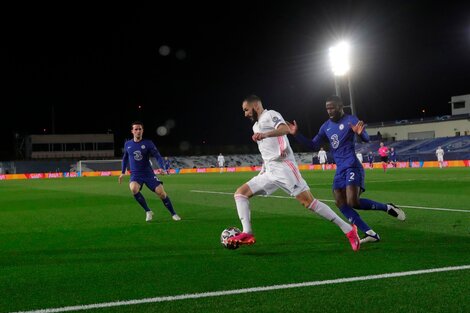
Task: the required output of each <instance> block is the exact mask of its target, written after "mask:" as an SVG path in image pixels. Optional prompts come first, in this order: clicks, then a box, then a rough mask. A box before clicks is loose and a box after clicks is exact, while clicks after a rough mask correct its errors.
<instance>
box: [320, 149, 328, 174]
mask: <svg viewBox="0 0 470 313" xmlns="http://www.w3.org/2000/svg"><path fill="white" fill-rule="evenodd" d="M326 161H328V157H327V156H326V151H325V150H323V147H321V148H320V151H318V162H320V164H321V169H322V170H325V163H326Z"/></svg>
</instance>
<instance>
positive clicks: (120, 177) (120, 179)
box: [118, 174, 124, 183]
mask: <svg viewBox="0 0 470 313" xmlns="http://www.w3.org/2000/svg"><path fill="white" fill-rule="evenodd" d="M123 176H124V174H121V175H119V178H118V182H119V183H122V177H123Z"/></svg>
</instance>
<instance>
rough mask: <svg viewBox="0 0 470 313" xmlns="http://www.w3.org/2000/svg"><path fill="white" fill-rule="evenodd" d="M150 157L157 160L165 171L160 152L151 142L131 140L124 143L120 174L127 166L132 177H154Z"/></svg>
mask: <svg viewBox="0 0 470 313" xmlns="http://www.w3.org/2000/svg"><path fill="white" fill-rule="evenodd" d="M150 157H154V158H155V159H157V161H158V164H159V165H160V167H161V168H162V169H164V170H167V168H166V167H165V165H164V163H163V159H162V156H161V155H160V152H159V151H158V149H157V147H156V146H155V145H154V144H153V142H152V141H150V140H146V139H142V140H141V141H139V142H135V141H134V140H133V139H132V140H128V141H126V143H125V144H124V156H123V157H122V173H123V174H124V173H125V172H126V169H127V167H128V166H129V169H130V171H131V174H132V176H155V174H154V173H153V168H152V165H151V164H150Z"/></svg>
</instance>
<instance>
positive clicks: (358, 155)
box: [356, 152, 364, 164]
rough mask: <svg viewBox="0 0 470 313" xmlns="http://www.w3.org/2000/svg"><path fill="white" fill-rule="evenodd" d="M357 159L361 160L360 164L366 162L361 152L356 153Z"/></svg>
mask: <svg viewBox="0 0 470 313" xmlns="http://www.w3.org/2000/svg"><path fill="white" fill-rule="evenodd" d="M356 157H357V159H358V160H359V162H361V164H362V162H364V159H363V158H362V153H360V152H358V153H356Z"/></svg>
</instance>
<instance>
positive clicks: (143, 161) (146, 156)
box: [119, 122, 181, 222]
mask: <svg viewBox="0 0 470 313" xmlns="http://www.w3.org/2000/svg"><path fill="white" fill-rule="evenodd" d="M131 132H132V135H133V136H134V138H133V139H131V140H128V141H126V143H125V144H124V156H123V158H122V172H121V175H119V183H121V182H122V177H123V176H124V175H125V174H126V170H127V167H128V166H129V169H130V172H131V177H130V183H129V188H130V190H131V191H132V194H133V195H134V198H135V200H136V201H137V202H138V203H139V204H140V205H141V206H142V207H143V208H144V210H145V212H146V218H145V220H146V221H147V222H150V221H151V220H152V219H153V212H152V210H150V208H149V207H148V205H147V202H146V201H145V198H144V196H143V195H142V193H141V192H140V191H141V190H142V187H143V185H144V184H145V185H146V186H147V187H148V188H149V189H150V190H152V191H153V192H155V193H156V194H157V196H158V197H159V198H160V199H161V200H162V202H163V204H164V205H165V207H166V208H167V210H168V211H169V212H170V214H171V216H172V218H173V220H175V221H179V220H181V218H180V217H179V216H178V214H176V212H175V209H174V208H173V204H172V203H171V200H170V198H169V197H168V195H167V194H166V192H165V189H164V188H163V182H162V181H160V180H159V179H158V178H157V176H156V175H155V173H154V172H153V168H152V165H151V163H150V158H151V157H154V158H155V159H156V160H157V162H158V164H159V165H160V167H161V168H162V169H163V170H164V171H165V172H166V171H167V170H168V169H167V168H166V166H165V163H164V162H163V159H162V156H161V155H160V152H159V151H158V149H157V147H156V146H155V144H154V143H153V142H152V141H151V140H147V139H143V138H142V135H143V133H144V125H143V124H142V123H141V122H134V123H132V130H131Z"/></svg>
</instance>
